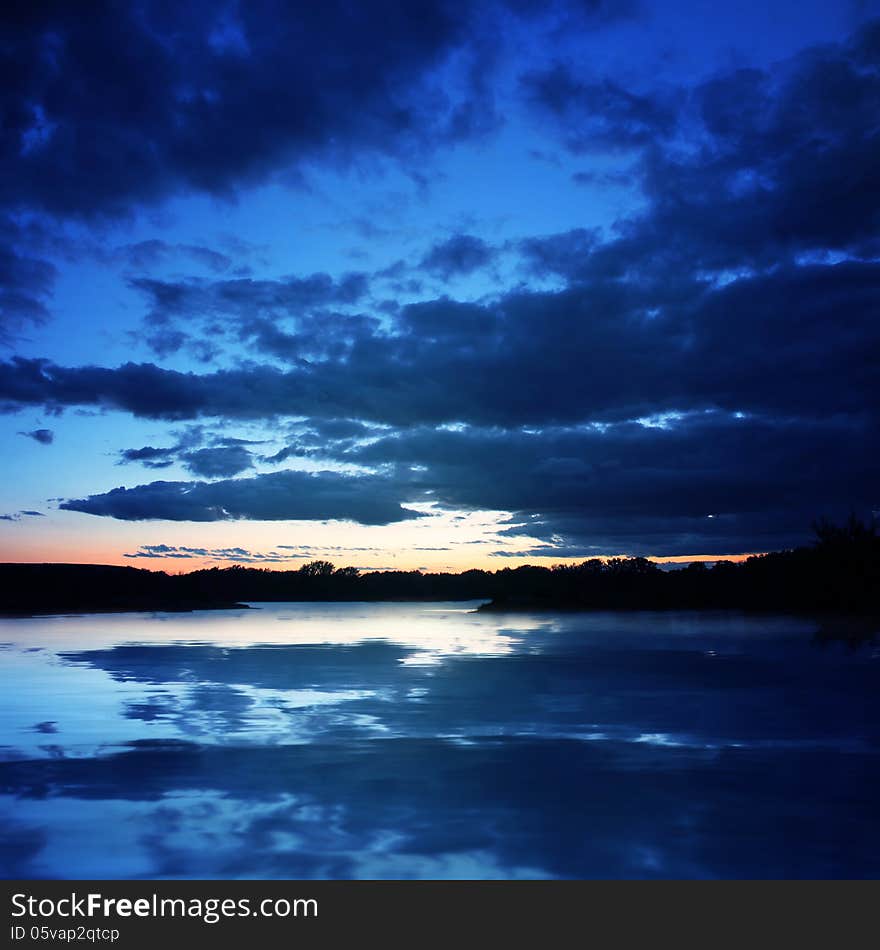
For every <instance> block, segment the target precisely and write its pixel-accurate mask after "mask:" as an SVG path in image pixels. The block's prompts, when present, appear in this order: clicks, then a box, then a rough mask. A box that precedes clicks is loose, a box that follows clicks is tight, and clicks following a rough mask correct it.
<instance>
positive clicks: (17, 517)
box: [0, 508, 45, 521]
mask: <svg viewBox="0 0 880 950" xmlns="http://www.w3.org/2000/svg"><path fill="white" fill-rule="evenodd" d="M23 517H28V518H43V517H45V515H44V514H43V512H42V511H31V510H29V509H26V508H25V509H22V510H21V511H16V512H13V513H12V514H7V515H0V521H21V519H22V518H23Z"/></svg>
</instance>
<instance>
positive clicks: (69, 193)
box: [0, 0, 475, 216]
mask: <svg viewBox="0 0 880 950" xmlns="http://www.w3.org/2000/svg"><path fill="white" fill-rule="evenodd" d="M470 13H471V7H470V5H469V4H466V3H459V2H456V0H453V2H431V0H428V2H426V3H422V4H419V6H418V9H415V8H410V7H401V6H400V4H398V3H392V2H387V3H386V2H384V0H379V2H378V3H374V4H371V5H370V6H369V8H367V7H362V6H359V5H352V4H349V3H344V2H336V0H329V2H328V3H325V4H321V6H320V7H317V6H314V7H312V6H310V7H309V8H307V9H306V8H303V9H299V8H297V9H296V10H295V11H294V10H292V9H289V8H286V7H283V6H281V7H279V6H278V5H277V4H274V3H271V2H263V0H257V2H253V3H247V4H240V5H237V6H236V8H235V9H234V10H232V9H225V8H224V9H219V8H217V7H215V6H212V5H209V4H197V5H196V7H195V8H193V7H192V6H189V7H187V8H186V9H185V10H184V9H183V8H178V7H175V6H168V5H162V4H153V3H147V4H137V5H135V4H127V5H120V4H114V5H110V6H98V7H92V8H90V9H89V10H88V11H85V12H84V11H76V12H75V13H74V12H73V11H71V10H67V9H65V8H64V7H62V6H57V5H55V6H47V7H42V8H40V9H39V10H34V11H31V13H30V15H29V16H28V17H26V18H17V19H16V20H15V23H14V29H12V28H10V27H11V25H12V24H7V29H6V30H5V31H4V33H5V35H6V37H7V46H6V69H5V81H4V83H3V90H2V93H0V107H2V111H3V113H4V115H5V116H6V117H7V121H6V122H5V123H4V132H3V145H4V147H3V149H2V155H3V159H2V162H0V183H3V184H0V202H2V203H4V204H6V205H7V206H12V207H21V206H26V207H30V208H34V209H40V210H44V211H48V212H51V213H53V214H60V215H84V216H94V215H97V214H117V213H120V212H127V211H128V210H129V209H130V208H131V207H132V205H134V204H137V203H144V202H152V201H155V200H158V199H161V198H163V197H165V196H167V195H171V194H174V193H178V192H181V191H184V190H186V191H199V192H207V193H210V194H217V195H226V194H229V193H231V192H233V191H234V190H235V189H237V188H238V187H240V186H242V185H245V184H249V183H253V182H260V181H265V180H266V179H268V178H271V177H272V176H273V174H276V173H278V172H279V171H281V170H284V169H291V168H295V167H296V166H297V164H298V163H299V162H301V161H302V160H304V159H307V158H314V157H318V156H322V157H325V158H327V157H333V156H335V157H337V158H338V159H340V160H343V159H346V158H348V156H349V155H350V154H351V153H353V152H355V151H358V152H361V153H363V152H368V151H372V152H375V153H380V154H389V153H390V154H392V155H394V154H401V153H404V152H406V151H407V150H410V151H411V150H413V149H417V148H420V147H424V146H425V144H431V143H433V142H435V141H436V140H437V139H438V138H440V139H442V138H445V137H448V136H449V135H451V134H453V132H454V131H455V130H458V134H461V132H462V128H461V123H458V124H455V125H454V124H453V123H452V119H453V117H454V115H455V110H456V107H457V106H458V105H459V103H458V102H450V101H449V97H448V96H447V104H446V107H445V108H444V107H443V105H442V103H443V100H442V99H441V100H439V103H440V107H439V108H438V98H437V97H436V96H432V97H430V101H431V106H432V107H431V108H426V107H425V106H424V104H423V103H424V101H425V100H426V99H427V98H428V97H427V96H426V95H425V91H426V88H427V86H428V85H430V83H431V74H432V73H433V72H434V71H435V70H436V69H437V68H438V67H439V66H441V65H442V64H443V63H444V62H445V61H446V59H447V57H448V56H449V54H450V53H452V52H453V51H454V50H456V49H457V48H460V47H461V46H462V45H463V44H465V43H466V42H467V41H469V40H470V39H471V37H472V36H473V35H474V29H475V24H474V19H473V17H472V16H471V15H470ZM221 37H225V39H220V38H221ZM233 38H234V41H232V40H233ZM328 50H332V51H333V58H332V62H331V61H330V60H328V55H327V51H328ZM462 100H463V101H466V100H467V91H466V90H465V91H463V93H462ZM472 124H473V123H472ZM472 124H471V125H472ZM468 128H469V127H468ZM230 130H234V134H230ZM328 143H333V144H332V146H330V145H328Z"/></svg>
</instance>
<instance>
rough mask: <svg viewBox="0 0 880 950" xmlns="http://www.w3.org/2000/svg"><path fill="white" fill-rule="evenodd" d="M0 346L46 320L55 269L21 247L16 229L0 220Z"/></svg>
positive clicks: (9, 223)
mask: <svg viewBox="0 0 880 950" xmlns="http://www.w3.org/2000/svg"><path fill="white" fill-rule="evenodd" d="M0 226H2V230H3V232H4V233H3V236H2V237H0V344H6V345H9V344H10V343H11V342H12V341H13V340H14V339H15V338H16V337H17V336H18V335H20V334H21V332H22V331H24V330H25V329H26V328H28V327H32V326H35V325H39V324H41V323H44V322H45V321H46V320H47V319H48V317H49V301H50V298H51V293H52V289H53V287H54V284H55V276H56V273H57V272H56V268H55V265H54V264H52V263H50V262H49V261H47V260H44V259H43V258H41V257H36V256H34V253H33V252H31V251H28V250H27V246H26V244H25V245H24V246H22V243H21V238H22V235H21V234H20V229H19V228H18V227H17V225H16V224H15V223H14V222H12V221H9V220H3V219H2V218H0Z"/></svg>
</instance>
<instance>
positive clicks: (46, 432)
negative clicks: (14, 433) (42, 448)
mask: <svg viewBox="0 0 880 950" xmlns="http://www.w3.org/2000/svg"><path fill="white" fill-rule="evenodd" d="M18 434H19V435H24V436H27V438H29V439H33V440H34V442H39V443H40V445H51V444H52V443H53V442H54V441H55V433H54V432H52V430H51V429H32V430H31V431H30V432H19V433H18Z"/></svg>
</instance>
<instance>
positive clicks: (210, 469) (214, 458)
mask: <svg viewBox="0 0 880 950" xmlns="http://www.w3.org/2000/svg"><path fill="white" fill-rule="evenodd" d="M180 459H181V461H182V462H183V465H184V467H185V468H187V469H189V471H191V472H192V473H193V474H194V475H199V476H201V477H202V478H229V477H230V476H232V475H238V474H239V473H240V472H243V471H245V470H246V469H249V468H251V467H252V465H253V463H252V461H251V454H250V452H248V450H247V449H246V448H245V447H244V446H243V445H227V446H222V445H221V446H216V447H215V448H207V449H196V450H195V451H194V452H184V453H183V454H182V455H181V456H180Z"/></svg>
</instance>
